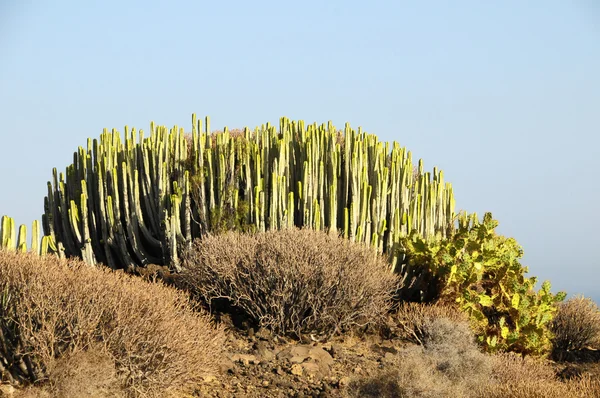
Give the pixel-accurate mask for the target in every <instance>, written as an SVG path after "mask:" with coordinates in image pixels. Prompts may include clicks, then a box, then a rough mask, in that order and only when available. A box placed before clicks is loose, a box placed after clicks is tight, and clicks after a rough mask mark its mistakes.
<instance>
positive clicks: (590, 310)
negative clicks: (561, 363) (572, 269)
mask: <svg viewBox="0 0 600 398" xmlns="http://www.w3.org/2000/svg"><path fill="white" fill-rule="evenodd" d="M551 329H552V332H553V333H554V340H553V346H554V351H555V352H554V355H555V356H557V357H560V356H561V354H562V353H563V352H564V351H573V350H582V349H584V348H588V347H593V348H600V309H599V308H598V305H596V303H594V302H593V301H592V300H591V299H589V298H586V297H582V296H577V297H573V298H571V299H569V300H567V301H565V302H564V303H562V304H560V306H559V307H558V312H557V314H556V316H555V317H554V319H553V320H552V324H551Z"/></svg>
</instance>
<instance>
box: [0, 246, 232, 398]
mask: <svg viewBox="0 0 600 398" xmlns="http://www.w3.org/2000/svg"><path fill="white" fill-rule="evenodd" d="M0 294H1V296H0V299H1V300H0V314H1V315H2V316H1V317H0V331H1V335H0V343H1V344H0V371H1V372H2V377H3V379H4V380H6V381H10V382H12V383H14V384H19V383H24V382H25V383H26V382H43V381H47V382H52V378H53V373H52V372H53V371H54V370H56V369H58V368H56V367H55V366H54V365H55V364H56V362H55V359H57V358H58V359H60V358H61V357H68V356H69V355H73V353H79V352H82V351H87V350H88V349H89V348H90V347H101V349H102V350H103V352H105V353H106V354H107V355H110V357H111V358H112V360H113V361H114V367H115V369H116V374H117V376H118V378H119V380H120V381H121V385H122V386H123V387H124V388H125V389H126V391H127V394H129V395H137V394H144V395H148V394H152V393H153V392H159V391H160V392H161V393H162V394H164V393H166V392H169V391H175V390H185V389H187V388H189V387H191V386H192V385H193V384H195V383H197V382H198V381H199V380H200V379H201V378H202V377H203V376H205V375H206V374H208V373H213V372H216V371H217V365H218V363H217V361H218V360H219V357H220V351H221V344H222V341H223V340H224V334H223V332H222V330H220V329H218V328H215V327H214V326H213V325H211V322H210V319H209V318H208V315H206V314H201V313H198V312H195V311H193V309H192V307H191V306H190V303H189V299H188V297H187V295H185V294H183V293H181V292H178V291H177V290H175V289H173V288H169V287H167V286H164V285H163V284H160V283H148V282H145V281H143V280H141V279H137V278H133V277H130V276H127V275H125V274H123V273H115V272H112V271H110V270H108V269H96V268H91V267H89V266H88V265H86V264H84V263H83V262H79V261H66V260H60V259H58V258H56V257H51V256H47V257H42V258H40V257H37V256H34V255H30V254H18V253H13V252H6V251H0ZM53 364H54V365H53ZM57 377H59V375H58V374H57Z"/></svg>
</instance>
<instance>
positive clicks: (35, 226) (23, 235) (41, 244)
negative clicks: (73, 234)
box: [0, 216, 57, 255]
mask: <svg viewBox="0 0 600 398" xmlns="http://www.w3.org/2000/svg"><path fill="white" fill-rule="evenodd" d="M15 226H16V224H15V221H14V220H13V219H12V218H11V217H8V216H2V219H1V223H0V249H4V250H17V251H20V252H27V251H28V249H27V227H25V225H20V226H19V232H18V234H17V233H16V228H15ZM29 251H30V252H31V253H35V254H39V255H45V254H47V253H55V252H56V251H57V249H56V246H55V244H54V242H53V241H52V238H51V237H50V236H43V237H42V238H41V239H40V226H39V221H38V220H34V221H33V223H32V225H31V245H30V246H29Z"/></svg>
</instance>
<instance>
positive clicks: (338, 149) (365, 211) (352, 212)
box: [43, 115, 454, 271]
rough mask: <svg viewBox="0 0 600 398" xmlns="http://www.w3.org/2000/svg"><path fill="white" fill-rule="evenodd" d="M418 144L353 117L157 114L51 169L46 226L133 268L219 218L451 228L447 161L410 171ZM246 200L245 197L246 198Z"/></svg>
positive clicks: (247, 225) (174, 260) (71, 246)
mask: <svg viewBox="0 0 600 398" xmlns="http://www.w3.org/2000/svg"><path fill="white" fill-rule="evenodd" d="M413 169H414V166H413V163H412V157H411V153H410V152H409V151H407V150H406V149H405V148H402V147H400V146H399V145H398V144H397V143H392V144H389V143H383V142H379V141H378V140H377V138H376V137H375V136H374V135H370V134H367V133H364V132H363V131H362V130H361V129H360V128H359V129H358V131H355V130H353V129H352V128H350V126H349V125H348V124H346V126H345V128H344V131H343V132H341V131H338V130H336V129H335V127H334V126H333V125H332V124H331V123H328V124H323V125H317V124H316V123H315V124H310V125H307V124H305V123H304V122H303V121H291V120H289V119H286V118H282V119H280V121H279V129H276V128H275V127H274V126H272V125H270V124H268V123H267V124H266V125H262V126H260V127H258V128H256V129H254V130H253V131H251V130H250V129H247V128H246V129H244V130H243V131H236V132H230V131H229V130H228V129H225V130H224V131H222V132H219V133H211V132H210V122H209V119H208V118H206V120H205V122H204V123H203V121H201V120H198V119H197V118H196V116H195V115H192V131H191V134H190V135H186V134H184V131H183V129H181V128H179V127H177V126H174V127H173V128H171V129H168V128H166V127H161V126H157V125H155V124H154V123H151V124H150V132H149V134H144V132H143V131H142V130H139V131H136V130H135V129H130V128H129V127H127V126H126V127H125V132H124V135H123V137H122V136H121V134H120V133H119V132H118V131H116V130H112V131H110V132H109V131H108V130H106V129H105V130H104V132H103V133H102V134H101V135H100V138H99V139H94V140H92V139H88V141H87V148H86V149H84V148H82V147H80V148H78V150H77V151H76V152H75V153H74V156H73V163H72V164H71V165H69V166H68V167H67V169H66V171H65V173H58V172H57V171H56V169H55V170H54V171H53V181H52V182H49V183H48V195H47V197H46V198H45V202H44V210H45V211H44V216H43V227H44V234H45V235H47V236H49V237H51V239H52V240H51V241H52V242H55V243H56V247H57V252H58V254H59V255H61V256H77V257H81V258H83V259H84V260H85V261H86V262H88V263H90V264H96V263H104V264H106V265H108V266H109V267H111V268H115V269H116V268H123V269H127V270H130V271H134V270H135V269H136V267H144V266H146V265H147V264H150V263H153V264H161V265H164V264H168V265H169V266H170V267H171V268H172V269H174V270H178V269H179V265H178V258H179V256H180V254H181V251H182V250H184V249H185V248H186V247H189V245H190V244H191V241H192V240H193V239H196V238H199V237H202V236H203V235H204V234H206V233H216V232H218V231H220V230H222V229H223V228H224V227H226V228H229V227H233V228H240V229H243V230H254V231H264V230H269V229H281V228H289V227H291V226H297V227H304V226H308V227H311V228H315V229H322V230H331V229H334V230H338V231H339V232H340V233H342V234H344V236H346V237H348V239H351V240H355V241H359V242H363V243H365V244H368V245H373V246H374V247H375V248H376V249H377V250H378V251H379V252H383V253H387V254H388V255H389V256H390V258H391V261H392V263H393V264H395V265H394V270H395V271H400V269H399V268H397V266H396V264H398V263H399V261H398V255H399V254H398V250H397V247H398V244H399V241H400V239H401V237H403V236H406V235H407V234H408V233H410V232H411V231H412V230H416V231H417V233H418V234H419V236H422V237H423V238H425V239H428V240H429V239H438V238H440V237H443V236H446V235H447V234H448V232H449V231H450V230H451V229H452V228H451V224H452V220H453V217H454V199H453V195H452V188H451V186H450V184H448V183H445V182H444V181H443V176H442V174H441V171H438V170H437V169H434V171H433V173H425V172H424V167H423V162H422V161H420V162H419V166H418V170H419V173H418V175H416V176H415V175H414V172H413ZM240 206H241V207H242V208H240Z"/></svg>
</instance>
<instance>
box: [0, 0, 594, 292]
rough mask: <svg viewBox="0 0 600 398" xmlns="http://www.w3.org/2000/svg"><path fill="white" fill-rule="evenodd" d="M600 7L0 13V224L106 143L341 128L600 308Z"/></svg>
mask: <svg viewBox="0 0 600 398" xmlns="http://www.w3.org/2000/svg"><path fill="white" fill-rule="evenodd" d="M599 4H600V3H598V2H597V0H588V1H585V0H581V1H577V0H573V1H566V0H544V1H541V0H540V1H534V0H530V1H527V2H524V1H509V0H503V1H495V2H492V1H481V0H478V1H475V0H473V1H460V0H456V1H410V2H409V1H400V0H395V1H374V0H370V1H368V2H367V1H364V0H363V1H360V2H359V1H349V0H344V1H341V0H336V1H326V0H319V1H311V0H303V1H297V2H291V1H281V0H279V1H260V0H254V1H229V2H218V1H210V2H208V1H174V0H172V1H168V2H167V1H164V2H154V1H148V0H146V1H140V2H136V1H129V2H125V1H106V0H104V1H27V0H14V1H11V0H0V54H2V55H1V59H0V122H1V127H0V187H1V188H0V189H1V191H0V192H1V194H0V215H2V214H8V215H10V216H12V217H14V218H15V219H16V221H17V223H19V224H21V223H25V224H27V225H30V224H31V221H32V220H34V219H38V218H40V217H41V214H42V212H43V198H44V196H45V194H46V182H47V181H48V180H49V179H50V178H51V175H52V174H51V170H52V167H58V168H59V170H64V168H65V167H66V166H67V165H68V164H69V163H70V162H71V161H72V155H73V151H75V150H76V149H77V147H78V146H79V145H83V146H85V143H86V139H87V137H94V138H97V137H98V136H99V135H100V133H101V132H102V128H104V127H109V128H112V127H117V128H118V129H119V130H120V131H123V126H124V125H126V124H127V125H129V126H135V127H137V128H143V129H147V128H148V126H149V123H150V120H154V121H155V122H157V123H159V124H161V125H167V126H172V125H174V124H178V125H180V126H184V127H186V129H189V126H190V123H191V114H192V113H193V112H196V113H198V115H199V116H204V115H209V116H210V117H211V120H212V127H213V128H215V129H216V128H222V127H224V126H228V127H231V128H233V127H243V126H249V127H255V126H257V125H260V124H262V123H265V122H268V121H270V122H272V123H277V122H278V119H279V117H280V116H288V117H290V118H293V119H304V120H306V121H307V122H319V123H321V122H327V121H328V120H332V121H333V122H334V124H335V125H336V126H338V127H343V125H344V123H345V122H346V121H348V122H350V123H351V125H352V126H353V127H355V128H357V127H358V126H362V127H363V128H364V129H365V130H366V131H368V132H370V133H374V134H377V135H378V136H379V137H380V138H381V139H383V140H388V141H391V140H395V141H398V142H399V143H400V144H402V145H403V146H406V147H408V149H410V150H412V151H413V154H414V156H415V157H416V158H423V160H424V162H425V167H426V168H427V169H431V168H432V167H433V166H438V167H440V168H441V169H442V170H444V172H445V177H446V180H448V181H450V182H452V184H453V186H454V190H455V197H456V201H457V208H458V209H465V210H468V211H476V212H478V213H480V214H481V215H483V212H485V211H491V212H492V213H493V215H494V217H495V218H497V219H498V220H499V221H500V227H499V231H500V232H501V233H502V234H504V235H508V236H513V237H515V238H516V239H517V240H518V241H519V243H520V244H521V245H522V246H523V247H524V250H525V257H524V259H523V264H525V265H528V266H529V267H530V273H531V274H533V275H537V276H539V277H540V279H542V280H543V279H550V280H551V281H552V284H553V287H554V289H553V290H558V289H563V290H567V291H568V292H569V293H584V294H586V295H588V296H592V297H594V298H595V299H596V300H597V301H600V287H599V286H598V282H600V255H599V254H598V249H599V248H600V232H599V230H600V212H599V209H598V207H599V205H600V183H599V181H598V176H599V174H598V173H599V169H600V167H599V166H600V138H598V137H599V134H600V6H599Z"/></svg>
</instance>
